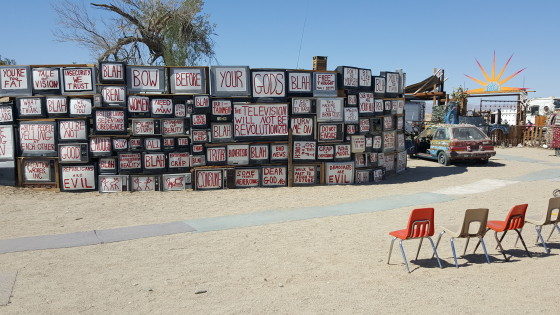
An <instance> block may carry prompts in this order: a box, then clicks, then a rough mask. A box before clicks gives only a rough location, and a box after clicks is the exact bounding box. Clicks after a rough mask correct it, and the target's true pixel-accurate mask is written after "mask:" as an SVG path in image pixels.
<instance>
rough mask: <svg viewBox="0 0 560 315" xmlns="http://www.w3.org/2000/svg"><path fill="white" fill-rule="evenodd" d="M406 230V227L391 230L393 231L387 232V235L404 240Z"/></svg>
mask: <svg viewBox="0 0 560 315" xmlns="http://www.w3.org/2000/svg"><path fill="white" fill-rule="evenodd" d="M406 232H407V230H406V229H402V230H397V231H393V232H389V235H392V236H394V237H396V238H400V239H401V240H405V239H406V237H407V236H408V235H407V233H406Z"/></svg>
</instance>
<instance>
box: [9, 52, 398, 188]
mask: <svg viewBox="0 0 560 315" xmlns="http://www.w3.org/2000/svg"><path fill="white" fill-rule="evenodd" d="M0 84H1V86H0V185H11V186H23V187H43V188H51V189H60V190H61V191H69V192H76V191H100V192H120V191H169V190H185V189H191V188H192V189H195V190H206V189H224V188H249V187H282V186H305V185H347V184H373V183H377V182H380V181H382V180H383V179H384V178H385V176H390V175H392V174H396V173H400V172H403V171H404V170H405V168H406V158H407V155H406V151H405V141H404V139H405V137H404V133H403V128H404V113H403V110H404V96H403V86H404V74H403V73H401V72H389V71H384V72H380V73H379V75H372V71H371V70H370V69H363V68H358V67H349V66H340V67H337V68H336V70H335V71H313V70H288V69H251V68H249V67H247V66H212V67H157V66H135V65H127V64H125V63H120V62H101V63H100V64H98V65H60V66H52V65H49V66H18V65H11V66H0Z"/></svg>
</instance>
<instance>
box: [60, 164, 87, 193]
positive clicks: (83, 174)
mask: <svg viewBox="0 0 560 315" xmlns="http://www.w3.org/2000/svg"><path fill="white" fill-rule="evenodd" d="M60 170H61V171H60V183H61V189H62V190H65V191H83V190H96V180H95V179H96V177H95V166H93V165H83V166H61V167H60Z"/></svg>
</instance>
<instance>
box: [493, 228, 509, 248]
mask: <svg viewBox="0 0 560 315" xmlns="http://www.w3.org/2000/svg"><path fill="white" fill-rule="evenodd" d="M507 232H508V230H505V231H504V234H502V237H500V241H499V242H498V244H501V243H502V241H503V240H504V237H505V236H506V234H507ZM496 237H498V232H496ZM500 246H501V245H500ZM496 249H498V246H497V245H496Z"/></svg>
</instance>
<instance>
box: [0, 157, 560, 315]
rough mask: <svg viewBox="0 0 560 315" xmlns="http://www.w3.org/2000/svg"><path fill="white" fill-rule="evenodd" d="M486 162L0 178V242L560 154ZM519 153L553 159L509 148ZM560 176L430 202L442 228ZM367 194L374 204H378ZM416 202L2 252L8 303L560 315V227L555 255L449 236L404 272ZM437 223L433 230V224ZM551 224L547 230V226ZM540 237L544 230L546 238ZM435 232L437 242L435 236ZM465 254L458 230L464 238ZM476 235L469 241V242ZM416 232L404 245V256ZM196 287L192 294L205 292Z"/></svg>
mask: <svg viewBox="0 0 560 315" xmlns="http://www.w3.org/2000/svg"><path fill="white" fill-rule="evenodd" d="M497 151H498V155H497V156H496V157H494V158H492V159H491V162H490V163H489V164H488V165H487V166H479V165H472V164H457V165H453V166H450V167H443V166H440V165H438V164H437V163H435V162H432V161H424V160H410V161H409V164H408V167H409V168H408V170H407V171H406V172H405V173H404V174H402V175H397V176H393V177H391V178H389V179H388V180H386V181H384V182H382V184H378V185H370V186H329V187H326V186H325V187H305V188H274V189H264V188H261V189H245V190H223V191H205V192H193V191H187V192H169V193H134V194H130V193H122V194H99V193H80V194H73V193H54V192H46V191H33V190H29V189H18V188H13V187H0V213H1V214H2V215H1V217H0V222H1V224H0V226H2V228H1V229H0V239H10V238H16V237H26V236H35V235H47V234H63V233H71V232H79V231H91V230H94V229H108V228H116V227H126V226H134V225H142V224H152V223H165V222H172V221H179V220H188V219H196V218H208V217H219V216H225V215H232V214H242V213H254V212H259V211H263V210H269V209H286V210H288V209H295V208H303V207H307V206H321V205H335V204H341V203H347V202H352V201H356V200H367V199H372V198H376V197H382V196H388V195H408V194H414V193H422V192H434V191H438V190H441V189H444V188H448V187H450V186H459V185H465V184H470V183H478V182H479V181H480V180H483V179H502V180H512V179H515V178H520V177H522V176H524V175H528V174H533V173H536V172H547V171H548V170H556V171H557V170H558V169H560V158H558V157H555V156H553V151H550V150H545V149H538V148H509V149H500V148H498V149H497ZM508 156H519V157H525V158H530V159H536V160H540V161H544V162H549V163H530V162H521V161H515V160H512V159H510V158H509V157H508ZM556 188H560V182H558V181H554V180H550V179H546V180H535V181H517V182H515V183H510V184H509V185H507V186H505V187H502V188H497V189H493V190H490V191H486V192H480V193H475V194H463V195H454V197H456V198H457V199H454V200H452V201H448V202H442V203H436V204H418V205H417V207H424V206H431V207H434V208H435V209H436V225H439V224H452V223H457V222H458V221H460V220H462V216H463V212H464V210H465V209H467V208H475V207H476V208H478V207H487V208H489V209H490V219H503V218H504V217H505V215H506V214H507V212H508V211H509V209H510V208H511V207H512V206H513V205H515V204H519V203H528V204H529V209H528V214H529V215H531V214H532V215H541V213H542V212H543V211H545V209H546V206H547V203H548V199H549V198H550V197H552V191H553V190H554V189H556ZM372 202H373V201H372ZM412 208H413V207H406V208H397V209H393V210H388V211H380V212H372V213H365V214H354V215H343V216H332V217H325V218H319V219H311V220H303V221H291V222H287V223H281V224H269V225H262V226H253V227H246V228H239V229H231V230H223V231H215V232H205V233H185V234H176V235H171V236H161V237H151V238H143V239H138V240H132V241H126V242H118V243H110V244H102V245H94V246H84V247H74V248H65V249H52V250H40V251H29V252H19V253H8V254H1V255H0V266H1V267H0V271H4V272H8V271H17V272H18V275H17V279H16V283H15V286H14V289H13V293H12V297H11V302H10V304H8V305H7V306H0V313H3V314H64V313H71V314H78V313H79V314H81V313H84V314H100V313H112V314H119V313H130V314H152V313H156V314H177V313H183V314H240V313H251V314H264V313H280V314H295V313H298V314H299V313H315V314H324V313H346V314H349V313H352V314H353V313H362V314H373V313H376V314H385V313H403V312H405V313H412V312H415V313H450V312H455V313H465V314H475V313H482V312H484V313H488V312H495V313H506V312H507V313H513V314H521V313H527V312H531V313H550V314H552V313H556V312H557V311H554V310H555V309H556V310H557V308H558V306H557V305H558V303H557V292H558V289H557V284H556V281H555V276H554V275H555V274H556V270H557V269H558V264H559V262H560V260H559V257H558V254H559V253H560V235H559V234H558V233H555V234H554V235H553V237H552V239H551V242H550V247H551V249H552V254H551V255H545V254H544V250H543V248H542V247H541V246H538V245H536V244H535V243H534V241H535V239H536V233H535V230H534V229H533V228H532V226H529V225H528V226H527V227H526V228H525V229H524V231H523V235H524V237H525V240H526V242H527V244H528V246H529V250H530V251H531V252H532V253H533V258H529V257H527V256H526V255H525V252H524V251H523V250H522V248H521V247H520V246H518V247H517V248H514V247H513V243H514V241H515V237H514V235H513V233H512V234H511V235H510V234H508V236H506V238H505V240H504V247H505V248H506V251H507V253H508V255H512V258H511V260H510V261H509V262H506V261H504V260H503V257H502V255H501V254H500V253H499V252H498V251H497V250H496V249H495V246H496V241H495V240H494V237H493V234H490V233H489V234H488V235H487V236H486V238H485V240H486V242H487V247H488V250H489V254H490V256H491V261H492V263H491V264H487V263H486V262H485V258H484V255H483V254H482V251H481V250H480V249H479V250H478V251H477V253H476V254H474V255H473V254H472V245H471V250H469V251H468V252H467V255H466V256H464V257H462V258H460V259H459V264H460V268H459V269H456V268H455V267H454V263H453V256H452V252H451V247H450V245H449V237H447V236H444V237H443V239H442V242H441V244H440V247H439V250H438V252H439V254H440V257H441V258H442V263H443V266H444V268H443V269H439V268H437V264H436V262H435V260H433V259H431V248H430V246H428V243H427V242H425V243H424V246H423V247H422V251H421V252H420V257H419V260H418V261H416V262H410V267H411V269H412V273H410V274H408V273H407V272H406V270H405V267H404V264H403V262H402V257H401V255H400V252H399V250H398V244H397V243H396V244H395V245H396V246H395V248H394V251H393V256H392V258H391V264H387V252H388V249H389V244H390V240H391V238H390V237H389V235H388V232H389V231H392V230H397V229H401V228H404V227H405V224H406V221H407V219H408V215H409V213H410V211H411V210H412ZM439 231H441V229H440V228H438V227H436V233H437V232H439ZM549 231H550V227H547V228H545V233H544V234H545V235H546V236H548V233H549ZM546 236H545V237H546ZM434 241H435V239H434ZM456 244H458V246H457V251H458V253H462V251H463V246H464V240H459V241H457V242H456ZM471 244H472V242H471ZM416 246H417V241H409V242H405V250H406V252H407V254H408V258H409V259H413V258H414V254H415V250H416ZM201 292H203V293H201ZM197 293H198V294H197Z"/></svg>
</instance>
